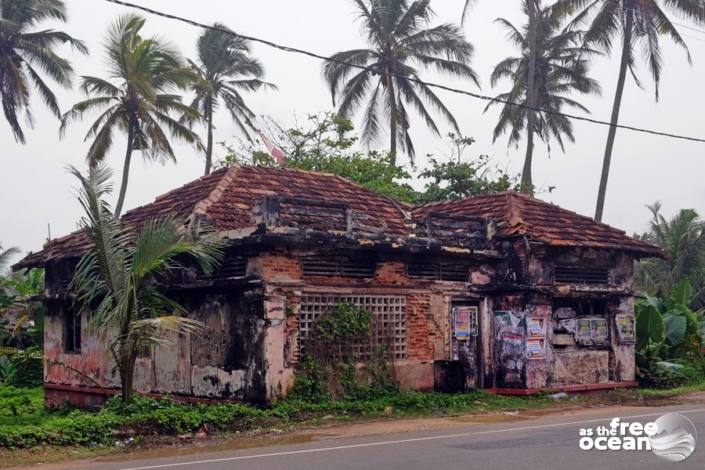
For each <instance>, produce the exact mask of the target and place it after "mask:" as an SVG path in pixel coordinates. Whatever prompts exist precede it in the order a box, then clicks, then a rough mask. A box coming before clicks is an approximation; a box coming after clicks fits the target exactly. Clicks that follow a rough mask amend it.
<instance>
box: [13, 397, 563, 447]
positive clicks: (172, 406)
mask: <svg viewBox="0 0 705 470" xmlns="http://www.w3.org/2000/svg"><path fill="white" fill-rule="evenodd" d="M550 402H551V400H550V399H549V398H548V397H543V396H539V397H505V396H496V395H491V394H488V393H485V392H481V391H477V392H471V393H467V394H454V395H449V394H441V393H421V392H408V393H400V392H391V391H387V392H384V393H379V394H370V395H369V396H366V397H357V398H356V399H347V400H336V401H333V400H318V401H307V400H296V399H289V400H285V401H282V402H280V403H278V404H275V405H273V406H272V407H270V408H256V407H253V406H249V405H240V404H226V403H224V404H214V405H205V404H183V403H177V402H174V401H172V400H169V399H165V400H154V399H148V398H141V397H138V398H136V399H135V401H134V402H133V403H132V404H131V405H129V406H125V405H124V404H122V402H121V401H120V400H119V398H113V399H111V400H110V401H109V402H108V403H107V404H106V406H105V407H104V408H102V409H101V410H99V411H84V410H77V409H70V408H65V409H61V410H47V409H45V408H44V406H43V390H42V389H41V388H33V389H18V388H12V387H0V446H3V447H5V448H10V449H17V448H31V447H36V446H76V445H78V446H89V447H90V446H110V445H113V444H114V443H115V441H116V440H119V439H120V438H121V436H126V435H130V436H136V437H137V438H138V439H143V438H147V437H149V436H164V435H172V436H178V435H184V434H186V435H188V434H192V433H195V432H196V431H198V430H200V429H204V428H207V429H209V430H215V431H222V432H236V431H239V432H242V431H250V430H253V429H272V428H275V427H276V428H286V427H290V426H292V425H295V424H300V423H309V422H312V423H315V422H316V421H318V420H320V419H321V418H323V417H326V419H327V420H330V419H337V420H352V419H359V418H375V417H390V416H392V417H416V416H440V415H448V414H453V413H463V412H477V413H482V412H491V411H497V410H507V409H511V410H520V409H530V408H536V407H541V406H545V405H547V404H548V403H550Z"/></svg>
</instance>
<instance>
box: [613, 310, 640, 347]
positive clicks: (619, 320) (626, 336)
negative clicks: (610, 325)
mask: <svg viewBox="0 0 705 470" xmlns="http://www.w3.org/2000/svg"><path fill="white" fill-rule="evenodd" d="M614 321H615V324H616V326H617V334H618V335H619V342H620V343H633V342H634V341H635V340H636V335H635V334H634V316H633V315H629V314H627V313H620V314H619V315H617V316H615V317H614Z"/></svg>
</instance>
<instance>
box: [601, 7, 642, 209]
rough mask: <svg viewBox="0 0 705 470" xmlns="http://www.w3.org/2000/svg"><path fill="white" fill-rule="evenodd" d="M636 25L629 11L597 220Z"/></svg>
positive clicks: (610, 158) (607, 174) (602, 202)
mask: <svg viewBox="0 0 705 470" xmlns="http://www.w3.org/2000/svg"><path fill="white" fill-rule="evenodd" d="M633 26H634V16H633V13H632V12H631V11H627V19H626V25H625V31H624V43H623V44H622V60H621V63H620V65H619V79H618V80H617V91H616V93H615V95H614V104H613V105H612V119H611V120H610V130H609V133H608V134H607V146H606V148H605V157H604V161H603V162H602V176H601V178H600V189H599V190H598V192H597V207H596V208H595V220H596V221H598V222H602V214H603V211H604V208H605V197H606V195H607V180H608V179H609V176H610V164H611V162H612V149H613V148H614V139H615V137H616V135H617V123H618V122H619V111H620V109H621V107H622V95H623V94H624V84H625V82H626V79H627V69H628V68H629V53H630V51H631V47H632V28H633Z"/></svg>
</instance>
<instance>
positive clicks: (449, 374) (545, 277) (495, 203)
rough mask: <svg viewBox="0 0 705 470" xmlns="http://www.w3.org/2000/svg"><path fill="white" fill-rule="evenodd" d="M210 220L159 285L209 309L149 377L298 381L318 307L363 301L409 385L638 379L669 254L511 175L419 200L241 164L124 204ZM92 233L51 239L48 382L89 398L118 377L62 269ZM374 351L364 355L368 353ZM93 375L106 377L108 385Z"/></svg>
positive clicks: (175, 390) (257, 397) (134, 217)
mask: <svg viewBox="0 0 705 470" xmlns="http://www.w3.org/2000/svg"><path fill="white" fill-rule="evenodd" d="M166 215H170V216H176V217H179V218H180V220H183V222H184V224H185V225H188V224H193V223H194V221H197V220H204V221H207V222H208V223H209V224H210V225H211V226H212V227H214V228H215V229H216V230H217V233H218V235H219V236H220V237H221V238H222V239H223V241H224V246H226V247H227V248H226V258H225V261H224V263H223V264H222V266H221V267H220V269H219V270H217V271H216V272H215V273H213V274H211V275H209V276H205V275H203V274H198V273H196V272H195V271H193V272H192V271H189V270H184V271H183V272H182V273H181V274H180V275H179V277H178V279H172V280H171V281H170V282H169V283H168V285H165V286H164V289H166V290H168V291H169V293H170V294H171V295H172V296H174V297H175V298H176V299H177V300H178V301H180V302H181V303H182V304H183V305H184V306H186V307H187V309H188V311H189V312H190V313H189V315H191V316H192V317H193V318H196V319H198V320H200V321H202V322H203V323H204V324H205V332H204V333H203V334H201V335H198V336H191V337H189V336H184V337H180V338H175V342H174V344H173V345H171V346H159V347H156V348H155V349H154V350H153V351H150V352H149V353H148V354H143V355H142V356H141V357H139V358H138V365H137V373H136V378H135V386H136V388H137V389H139V390H140V391H143V392H149V393H154V394H171V395H174V396H178V397H183V398H187V399H189V398H193V399H230V400H249V401H257V402H262V401H265V400H272V399H277V398H279V397H281V396H283V395H285V394H286V392H287V390H288V389H289V388H290V387H291V386H292V384H293V381H294V374H295V370H296V365H297V361H298V360H299V357H300V348H301V345H302V342H303V340H304V339H305V338H306V337H307V336H308V335H309V334H311V332H312V331H313V328H312V325H313V324H314V322H315V321H316V319H317V318H319V317H320V316H321V315H325V314H326V312H328V311H329V310H330V309H331V308H333V307H334V306H335V305H338V304H340V303H349V304H355V305H358V306H360V307H362V308H364V309H365V310H367V311H368V312H370V313H371V314H372V315H373V316H374V318H375V319H376V320H377V321H378V322H379V323H380V324H382V325H384V326H385V327H386V328H387V330H388V331H389V332H390V335H391V336H390V338H389V341H390V344H391V353H392V356H393V360H394V371H395V377H396V380H398V382H399V385H400V386H401V387H402V388H406V389H418V390H432V389H434V388H435V389H439V390H447V391H452V390H466V389H468V388H485V389H493V390H497V391H500V392H505V393H529V392H532V391H536V390H546V389H553V390H555V389H565V390H581V389H592V388H608V387H620V386H631V385H633V384H634V374H635V366H634V339H635V338H634V335H635V332H634V293H633V291H632V278H633V272H632V269H633V261H634V260H635V259H639V258H643V257H649V256H660V255H661V253H660V251H659V250H658V249H657V248H656V247H654V246H651V245H649V244H646V243H644V242H641V241H638V240H636V239H634V238H632V237H629V236H627V235H626V234H625V233H624V232H622V231H620V230H617V229H615V228H612V227H609V226H607V225H604V224H600V223H596V222H595V221H593V220H591V219H589V218H587V217H583V216H580V215H578V214H575V213H573V212H570V211H567V210H564V209H561V208H559V207H557V206H555V205H552V204H549V203H546V202H542V201H540V200H538V199H534V198H531V197H528V196H526V195H522V194H518V193H513V192H508V193H502V194H494V195H488V196H479V197H473V198H469V199H465V200H461V201H453V202H442V203H434V204H429V205H422V206H409V205H403V204H400V203H397V202H395V201H393V200H391V199H388V198H385V197H382V196H380V195H377V194H375V193H373V192H370V191H368V190H366V189H363V188H362V187H360V186H358V185H356V184H354V183H351V182H349V181H346V180H344V179H342V178H340V177H337V176H333V175H328V174H320V173H312V172H304V171H296V170H283V169H276V168H261V167H244V166H233V167H230V168H229V169H222V170H219V171H216V172H214V173H212V174H211V175H209V176H205V177H202V178H200V179H199V180H197V181H194V182H191V183H189V184H187V185H185V186H183V187H181V188H178V189H176V190H174V191H171V192H169V193H167V194H165V195H163V196H160V197H158V198H157V199H156V200H155V201H154V202H153V203H152V204H149V205H146V206H144V207H140V208H137V209H135V210H132V211H130V212H128V213H126V214H125V215H124V217H123V220H124V221H125V222H126V223H127V224H129V225H131V226H133V227H135V228H137V229H139V227H140V226H141V224H143V223H144V222H145V221H146V220H148V219H150V218H153V217H156V216H166ZM90 248H91V247H90V244H89V243H87V239H86V238H85V236H84V235H83V234H81V233H78V232H77V233H74V234H72V235H69V236H67V237H64V238H60V239H56V240H52V241H50V242H48V243H47V245H46V246H45V247H44V249H43V250H42V251H41V252H38V253H35V254H31V255H29V256H28V257H26V258H25V259H24V260H22V261H21V262H20V263H19V264H18V265H17V266H15V268H16V269H20V268H28V267H33V266H44V267H45V268H46V273H47V274H46V292H45V301H46V304H47V315H46V321H45V354H46V357H47V363H46V367H45V384H46V397H47V402H48V403H49V404H58V403H61V402H63V401H64V400H71V401H73V402H76V403H80V404H84V405H85V404H92V403H96V402H99V401H100V400H102V399H104V395H103V393H104V391H103V389H108V390H110V389H112V390H114V389H115V388H116V387H118V386H119V380H118V377H117V376H116V372H115V371H114V370H113V367H112V365H111V363H110V362H111V361H110V359H109V357H108V354H107V353H106V348H105V338H104V336H103V335H105V334H106V333H105V332H95V331H92V329H90V328H88V325H87V314H86V313H83V314H81V315H76V313H75V312H74V311H73V309H72V303H71V302H70V301H69V299H68V296H67V292H66V289H67V285H68V283H69V281H70V278H71V275H72V270H73V267H74V266H75V263H76V262H77V260H78V259H79V257H80V256H81V255H82V254H83V253H85V252H86V250H89V249H90ZM363 359H364V358H363ZM98 385H99V386H98Z"/></svg>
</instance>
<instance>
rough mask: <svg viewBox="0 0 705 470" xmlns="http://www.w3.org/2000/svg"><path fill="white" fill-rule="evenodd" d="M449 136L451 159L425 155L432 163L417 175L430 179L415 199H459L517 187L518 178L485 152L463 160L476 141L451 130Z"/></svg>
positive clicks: (422, 200) (426, 200) (421, 200)
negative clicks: (495, 164) (492, 161)
mask: <svg viewBox="0 0 705 470" xmlns="http://www.w3.org/2000/svg"><path fill="white" fill-rule="evenodd" d="M448 137H449V138H450V141H451V148H452V155H451V157H450V160H448V161H441V160H439V159H437V158H434V157H433V156H432V155H429V156H428V160H429V162H430V164H431V167H430V168H427V169H425V170H423V171H422V172H421V173H420V174H419V176H420V177H422V178H426V179H430V180H431V182H429V183H427V184H426V188H425V192H424V193H422V194H420V195H419V197H418V202H433V201H443V200H448V199H462V198H466V197H470V196H478V195H482V194H492V193H498V192H502V191H508V190H509V189H512V188H513V187H516V180H517V178H516V177H515V176H514V177H512V176H510V175H509V174H508V173H506V172H504V171H502V170H498V169H497V168H493V167H492V166H491V165H490V163H491V162H490V157H489V156H487V155H480V156H479V157H477V158H476V159H474V160H469V161H463V157H464V154H465V152H466V150H467V149H468V148H470V146H471V145H472V144H473V143H475V139H473V138H472V137H463V136H458V135H456V134H454V133H452V132H451V133H450V134H448Z"/></svg>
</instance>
